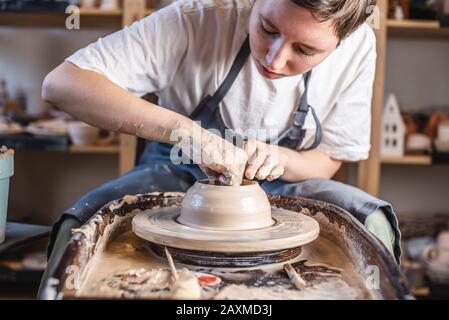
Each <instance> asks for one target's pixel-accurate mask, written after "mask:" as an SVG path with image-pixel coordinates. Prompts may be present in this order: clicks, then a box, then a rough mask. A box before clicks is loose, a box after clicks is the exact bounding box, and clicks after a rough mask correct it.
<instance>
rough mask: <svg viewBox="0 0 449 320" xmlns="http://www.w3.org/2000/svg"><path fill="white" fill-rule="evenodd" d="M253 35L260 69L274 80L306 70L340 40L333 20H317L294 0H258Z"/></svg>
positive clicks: (321, 59) (252, 20) (316, 63)
mask: <svg viewBox="0 0 449 320" xmlns="http://www.w3.org/2000/svg"><path fill="white" fill-rule="evenodd" d="M249 34H250V44H251V54H252V56H253V58H254V59H255V62H256V65H257V68H258V69H259V72H260V73H261V74H262V75H263V76H264V77H266V78H268V79H272V80H274V79H280V78H283V77H290V76H296V75H299V74H303V73H306V72H307V71H309V70H311V69H313V68H314V67H315V66H317V65H318V64H320V63H321V62H322V61H323V60H324V59H325V58H326V57H327V56H329V54H331V52H332V51H333V50H334V49H335V48H336V47H337V45H338V42H339V39H338V37H337V36H336V34H335V32H334V28H333V24H332V21H325V22H319V21H317V20H316V19H315V18H314V17H313V16H312V14H311V13H310V12H309V11H308V10H307V9H305V8H302V7H300V6H299V5H297V4H295V3H293V2H292V1H291V0H256V2H255V4H254V7H253V9H252V12H251V19H250V26H249Z"/></svg>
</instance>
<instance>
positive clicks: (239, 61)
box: [212, 36, 251, 104]
mask: <svg viewBox="0 0 449 320" xmlns="http://www.w3.org/2000/svg"><path fill="white" fill-rule="evenodd" d="M250 53H251V49H250V46H249V36H248V37H246V39H245V42H244V43H243V45H242V47H241V48H240V51H239V53H238V55H237V58H235V60H234V63H233V64H232V67H231V70H230V71H229V73H228V76H227V77H226V79H225V80H224V81H223V83H222V84H221V85H220V87H219V88H218V90H217V91H216V92H215V94H214V96H213V97H212V99H213V101H214V102H215V103H217V104H218V103H220V102H221V100H223V98H224V97H225V96H226V94H227V93H228V91H229V89H231V87H232V85H233V84H234V81H235V79H236V78H237V76H238V74H239V73H240V70H242V68H243V65H244V64H245V62H246V60H247V59H248V57H249V55H250Z"/></svg>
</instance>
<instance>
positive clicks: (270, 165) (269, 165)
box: [256, 155, 278, 180]
mask: <svg viewBox="0 0 449 320" xmlns="http://www.w3.org/2000/svg"><path fill="white" fill-rule="evenodd" d="M277 164H278V162H277V161H276V159H275V158H274V157H272V156H271V155H268V156H267V157H266V158H265V161H264V163H263V164H262V165H261V166H260V168H259V169H258V170H257V173H256V178H257V179H259V180H264V179H265V178H266V177H267V176H268V175H269V174H270V173H271V171H272V170H273V169H274V167H276V165H277Z"/></svg>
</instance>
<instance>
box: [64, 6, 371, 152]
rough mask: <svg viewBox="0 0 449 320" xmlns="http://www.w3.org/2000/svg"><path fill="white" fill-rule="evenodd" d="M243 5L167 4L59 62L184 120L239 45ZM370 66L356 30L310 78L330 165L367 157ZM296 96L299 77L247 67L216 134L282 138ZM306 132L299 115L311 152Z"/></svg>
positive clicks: (367, 39)
mask: <svg viewBox="0 0 449 320" xmlns="http://www.w3.org/2000/svg"><path fill="white" fill-rule="evenodd" d="M251 3H252V1H250V0H180V1H176V2H174V3H173V4H172V5H170V6H168V7H165V8H164V9H161V10H159V11H157V12H156V13H154V14H152V15H151V16H149V17H146V18H144V19H142V20H140V21H138V22H135V23H134V24H133V25H131V26H130V27H126V28H124V29H123V30H121V31H118V32H116V33H113V34H111V35H109V36H107V37H105V38H100V39H99V40H98V41H96V42H95V43H93V44H91V45H89V46H88V47H86V48H84V49H81V50H79V51H77V52H76V53H75V54H73V55H72V56H71V57H69V58H68V59H67V61H70V62H71V63H73V64H75V65H76V66H78V67H80V68H82V69H87V70H92V71H96V72H98V73H100V74H103V75H104V76H106V77H107V78H109V79H110V80H111V81H112V82H114V83H116V84H117V85H119V86H121V87H122V88H125V89H127V90H129V91H131V92H132V93H134V94H135V95H137V96H143V95H145V94H147V93H155V94H156V95H157V96H158V97H159V104H160V105H161V106H164V107H166V108H168V109H171V110H174V111H176V112H178V113H181V114H183V115H187V116H188V115H189V114H191V113H192V112H193V110H194V109H195V107H196V106H197V105H198V104H199V102H200V101H201V99H202V98H203V97H205V96H206V95H208V94H213V93H214V92H215V91H216V89H217V88H218V87H219V85H220V84H221V83H222V81H223V80H224V79H225V78H226V76H227V74H228V72H229V70H230V68H231V65H232V62H233V61H234V59H235V57H236V55H237V53H238V51H239V49H240V47H241V45H242V43H243V42H244V40H245V38H246V37H247V35H248V24H249V17H250V12H251V8H252V5H251ZM375 60H376V51H375V36H374V33H373V31H372V30H371V28H370V27H369V26H368V25H367V24H364V25H362V26H361V27H360V28H358V29H357V30H356V31H355V32H354V33H353V34H351V35H350V36H349V37H348V38H346V39H344V40H343V41H342V42H341V44H340V46H339V47H338V48H337V49H336V50H335V51H334V52H333V53H332V54H331V55H330V56H329V57H328V58H326V60H324V61H323V62H322V63H321V64H320V65H319V66H317V67H315V68H314V69H313V71H312V77H311V79H310V84H309V93H308V99H309V104H310V105H311V106H313V107H314V109H315V110H316V112H317V115H318V118H319V119H320V122H321V123H322V129H323V138H322V142H321V144H320V146H319V150H321V151H322V152H324V153H326V154H328V155H329V156H330V157H332V158H334V159H338V160H345V161H358V160H361V159H366V158H367V157H368V152H369V149H370V128H371V97H372V87H373V80H374V74H375ZM303 90H304V81H303V76H302V75H299V76H295V77H288V78H282V79H278V80H274V81H272V80H268V79H265V78H264V77H263V76H262V75H261V74H260V73H259V71H258V70H257V67H256V65H255V63H254V60H253V58H252V57H250V58H248V60H247V61H246V63H245V65H244V67H243V68H242V70H241V71H240V73H239V75H238V77H237V79H236V80H235V82H234V84H233V86H232V87H231V89H230V90H229V92H228V94H227V95H226V96H225V98H224V99H223V101H222V103H221V105H220V112H221V114H222V118H223V120H224V122H225V124H226V125H227V126H228V127H229V128H232V129H234V130H236V131H238V132H242V131H243V132H245V130H247V129H251V130H258V129H267V130H268V131H269V132H271V133H273V132H276V130H277V131H279V132H283V131H284V130H285V129H286V128H288V126H289V125H290V123H291V120H292V116H291V115H292V112H293V111H294V109H296V108H297V106H298V104H299V102H300V99H301V96H302V92H303ZM124 107H126V106H124ZM314 127H315V125H314V121H313V118H312V115H311V114H310V112H309V115H308V116H307V118H306V123H305V128H306V129H310V130H307V134H306V139H305V141H304V145H306V144H310V143H311V142H312V140H313V135H314V131H315V130H314V129H313V128H314ZM269 138H273V137H269Z"/></svg>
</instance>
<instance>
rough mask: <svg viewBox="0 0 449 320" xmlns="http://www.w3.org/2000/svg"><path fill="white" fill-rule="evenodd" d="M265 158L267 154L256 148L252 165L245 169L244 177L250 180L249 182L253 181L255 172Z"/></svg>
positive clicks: (263, 150)
mask: <svg viewBox="0 0 449 320" xmlns="http://www.w3.org/2000/svg"><path fill="white" fill-rule="evenodd" d="M266 157H267V154H266V152H265V149H262V148H258V149H257V151H256V153H255V156H254V158H253V159H254V160H253V161H252V163H249V165H248V168H247V169H246V172H245V177H246V178H247V179H250V180H253V179H254V176H255V175H256V173H257V170H259V168H260V167H261V166H262V165H263V163H264V162H265V159H266Z"/></svg>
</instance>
